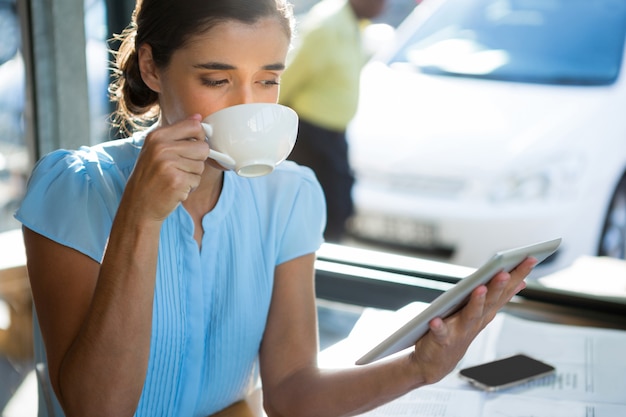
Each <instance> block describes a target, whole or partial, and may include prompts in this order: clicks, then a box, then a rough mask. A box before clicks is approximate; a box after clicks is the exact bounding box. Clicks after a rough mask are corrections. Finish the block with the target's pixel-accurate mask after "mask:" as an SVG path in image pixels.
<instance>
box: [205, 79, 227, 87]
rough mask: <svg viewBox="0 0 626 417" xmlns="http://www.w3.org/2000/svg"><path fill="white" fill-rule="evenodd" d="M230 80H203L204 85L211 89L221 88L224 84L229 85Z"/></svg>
mask: <svg viewBox="0 0 626 417" xmlns="http://www.w3.org/2000/svg"><path fill="white" fill-rule="evenodd" d="M227 83H228V80H226V79H221V80H213V79H209V78H203V79H202V84H204V85H206V86H209V87H220V86H222V85H224V84H227Z"/></svg>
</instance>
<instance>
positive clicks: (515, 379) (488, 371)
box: [459, 354, 556, 391]
mask: <svg viewBox="0 0 626 417" xmlns="http://www.w3.org/2000/svg"><path fill="white" fill-rule="evenodd" d="M555 372H556V369H555V368H554V366H552V365H549V364H547V363H545V362H542V361H539V360H537V359H534V358H531V357H530V356H527V355H524V354H518V355H514V356H510V357H508V358H504V359H499V360H495V361H492V362H487V363H484V364H481V365H477V366H472V367H469V368H465V369H461V371H459V375H460V376H461V378H463V379H465V380H467V381H469V382H470V383H471V384H472V385H475V386H476V387H478V388H481V389H483V390H485V391H496V390H500V389H504V388H509V387H512V386H515V385H519V384H523V383H524V382H528V381H531V380H533V379H537V378H541V377H544V376H548V375H552V374H554V373H555Z"/></svg>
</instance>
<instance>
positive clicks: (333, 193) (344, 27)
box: [279, 0, 386, 242]
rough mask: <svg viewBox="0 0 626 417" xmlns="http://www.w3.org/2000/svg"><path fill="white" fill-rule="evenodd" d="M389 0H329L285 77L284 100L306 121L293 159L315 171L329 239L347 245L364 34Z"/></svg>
mask: <svg viewBox="0 0 626 417" xmlns="http://www.w3.org/2000/svg"><path fill="white" fill-rule="evenodd" d="M385 4H386V0H323V1H321V2H320V3H318V4H317V5H315V6H314V7H313V8H312V9H311V10H310V11H309V12H308V14H307V15H306V17H305V19H304V20H303V22H302V25H301V27H300V28H299V30H298V36H297V45H296V46H295V48H294V50H293V51H292V55H290V57H289V59H288V65H287V69H286V70H285V72H284V73H283V76H282V79H281V86H280V97H279V102H280V103H281V104H284V105H286V106H289V107H291V108H293V109H294V110H295V111H296V112H297V113H298V115H299V117H300V124H299V129H298V139H297V141H296V145H295V147H294V150H293V151H292V153H291V155H290V156H289V159H291V160H293V161H296V162H297V163H299V164H301V165H305V166H308V167H311V168H312V169H313V171H314V172H315V175H316V176H317V178H318V180H319V182H320V184H321V185H322V189H323V190H324V195H325V197H326V205H327V208H326V210H327V222H326V229H325V231H324V238H325V239H326V240H327V241H329V242H341V240H342V238H343V237H344V236H345V232H346V222H347V220H348V219H349V218H350V216H351V215H352V212H353V203H352V186H353V184H354V176H353V173H352V169H351V167H350V162H349V159H348V143H347V141H346V135H345V132H346V128H347V126H348V123H349V122H350V121H351V120H352V118H353V117H354V115H355V113H356V110H357V104H358V100H359V79H360V75H361V69H362V67H363V65H364V64H365V62H366V60H367V57H368V56H367V53H366V51H365V50H364V48H363V45H362V39H361V30H362V28H363V27H364V24H366V23H367V21H368V20H369V19H373V18H374V17H376V16H378V15H379V14H381V13H382V11H383V10H384V7H385Z"/></svg>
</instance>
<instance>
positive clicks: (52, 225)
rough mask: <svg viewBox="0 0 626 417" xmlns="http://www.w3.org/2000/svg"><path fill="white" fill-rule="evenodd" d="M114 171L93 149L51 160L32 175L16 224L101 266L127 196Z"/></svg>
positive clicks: (52, 155)
mask: <svg viewBox="0 0 626 417" xmlns="http://www.w3.org/2000/svg"><path fill="white" fill-rule="evenodd" d="M112 167H113V162H112V161H111V160H107V158H106V157H105V156H103V155H99V154H98V153H97V152H95V151H94V150H92V149H91V148H81V149H80V150H78V151H68V150H57V151H54V152H52V153H50V154H48V155H47V156H45V157H44V158H42V159H41V160H40V161H39V162H38V163H37V164H36V166H35V168H34V170H33V172H32V175H31V177H30V179H29V182H28V189H27V192H26V195H25V197H24V200H23V202H22V204H21V206H20V208H19V209H18V211H17V212H16V214H15V217H16V219H17V220H19V221H20V222H21V223H22V224H23V225H24V226H25V227H27V228H29V229H31V230H33V231H34V232H36V233H39V234H41V235H43V236H45V237H47V238H49V239H51V240H53V241H55V242H58V243H60V244H62V245H65V246H68V247H71V248H73V249H75V250H77V251H79V252H82V253H84V254H85V255H87V256H89V257H90V258H92V259H94V260H95V261H97V262H100V261H101V260H102V256H103V253H104V248H105V246H106V242H107V240H108V236H109V233H110V230H111V224H112V221H113V217H114V216H115V212H116V211H117V206H118V204H119V200H120V197H121V192H122V191H123V185H122V184H121V183H123V181H122V180H121V179H120V180H119V181H117V183H116V181H115V175H113V176H111V175H110V174H111V172H112V171H114V170H112Z"/></svg>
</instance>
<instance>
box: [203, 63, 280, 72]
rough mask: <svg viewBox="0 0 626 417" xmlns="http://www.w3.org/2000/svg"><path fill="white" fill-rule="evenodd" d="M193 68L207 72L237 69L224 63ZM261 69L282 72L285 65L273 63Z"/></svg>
mask: <svg viewBox="0 0 626 417" xmlns="http://www.w3.org/2000/svg"><path fill="white" fill-rule="evenodd" d="M194 68H199V69H207V70H218V71H227V70H234V69H237V67H235V66H234V65H230V64H224V63H221V62H206V63H203V64H196V65H194ZM261 68H262V69H264V70H266V71H282V70H284V69H285V64H283V63H281V62H277V63H274V64H268V65H264V66H262V67H261Z"/></svg>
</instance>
